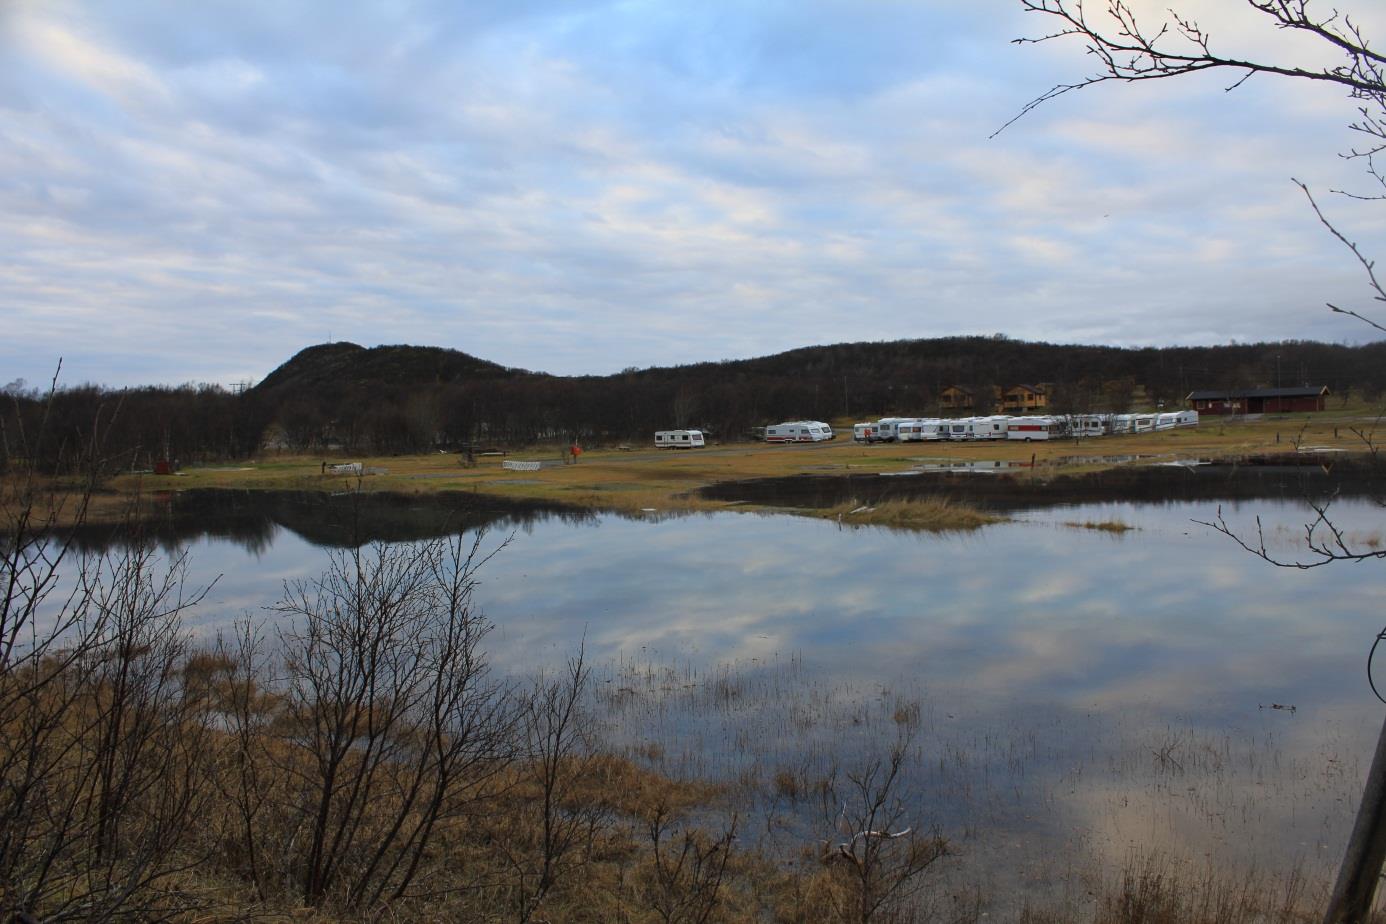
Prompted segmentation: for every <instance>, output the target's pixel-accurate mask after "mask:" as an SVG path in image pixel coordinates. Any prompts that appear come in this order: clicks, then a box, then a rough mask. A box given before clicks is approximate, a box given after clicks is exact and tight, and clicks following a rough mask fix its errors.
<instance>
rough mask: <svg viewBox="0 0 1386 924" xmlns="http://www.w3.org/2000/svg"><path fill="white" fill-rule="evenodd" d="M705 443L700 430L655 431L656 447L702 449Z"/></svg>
mask: <svg viewBox="0 0 1386 924" xmlns="http://www.w3.org/2000/svg"><path fill="white" fill-rule="evenodd" d="M706 445H707V443H706V442H704V441H703V431H701V430H656V431H655V448H656V449H702V448H703V447H704V446H706Z"/></svg>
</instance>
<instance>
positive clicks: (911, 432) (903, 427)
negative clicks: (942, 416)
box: [895, 417, 943, 443]
mask: <svg viewBox="0 0 1386 924" xmlns="http://www.w3.org/2000/svg"><path fill="white" fill-rule="evenodd" d="M942 425H943V421H941V420H939V419H938V418H936V417H916V418H914V419H913V420H904V421H901V422H900V424H899V426H897V427H896V429H895V432H896V438H897V439H898V440H899V441H900V442H902V443H922V442H927V441H930V440H938V439H943V437H942V435H941V434H940V433H939V430H940V428H941V427H942Z"/></svg>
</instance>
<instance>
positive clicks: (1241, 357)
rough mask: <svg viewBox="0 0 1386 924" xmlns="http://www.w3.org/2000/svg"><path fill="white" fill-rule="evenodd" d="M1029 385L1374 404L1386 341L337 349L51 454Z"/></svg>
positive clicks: (654, 422) (372, 437)
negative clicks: (599, 366) (1303, 391)
mask: <svg viewBox="0 0 1386 924" xmlns="http://www.w3.org/2000/svg"><path fill="white" fill-rule="evenodd" d="M1019 384H1026V385H1038V384H1044V385H1046V386H1047V391H1048V395H1049V398H1050V402H1051V409H1052V410H1054V411H1056V412H1082V411H1121V410H1126V409H1128V408H1137V407H1142V406H1154V405H1155V404H1156V403H1157V402H1163V403H1164V404H1165V405H1166V406H1178V405H1179V404H1180V403H1181V402H1182V400H1183V398H1184V396H1185V395H1187V394H1188V393H1189V392H1190V391H1194V390H1198V389H1207V388H1219V389H1221V388H1239V387H1253V386H1272V385H1302V384H1315V385H1327V386H1328V387H1329V388H1330V389H1331V390H1332V392H1333V393H1334V395H1335V396H1340V397H1341V396H1344V395H1346V394H1352V395H1355V396H1357V397H1364V398H1367V399H1369V400H1374V399H1377V398H1380V397H1381V396H1382V395H1383V393H1386V341H1382V342H1378V343H1372V344H1366V345H1362V346H1343V345H1338V344H1327V343H1316V342H1310V341H1282V342H1279V343H1254V344H1232V345H1227V346H1210V347H1163V348H1144V349H1123V348H1119V347H1104V346H1085V345H1069V344H1053V343H1027V342H1024V341H1018V340H1010V339H1008V338H1005V337H953V338H941V339H933V340H897V341H889V342H881V343H844V344H836V345H832V346H816V347H804V348H802V349H796V350H790V351H788V352H785V353H778V354H775V355H773V356H764V357H760V358H756V359H745V360H733V361H723V362H705V363H697V364H693V365H686V366H673V367H662V368H651V369H627V370H625V371H622V372H619V373H616V374H614V375H608V376H555V375H548V374H544V373H541V372H527V371H525V370H521V369H512V368H507V367H505V366H501V365H498V364H496V363H493V362H489V361H487V360H484V359H479V358H477V357H475V356H472V355H469V354H467V353H463V352H461V351H458V350H449V349H442V348H438V347H415V346H381V347H374V348H371V349H367V348H365V347H361V346H358V345H357V344H354V343H331V344H322V345H318V346H313V347H309V348H307V349H305V350H302V351H301V352H299V353H298V354H296V355H295V356H293V357H292V358H290V359H289V360H288V361H286V362H285V363H284V364H283V365H281V366H279V367H278V368H277V369H275V370H274V371H273V372H272V373H270V374H269V375H268V376H266V377H265V379H264V381H262V382H260V383H259V384H258V385H256V386H255V387H254V388H251V389H249V390H248V391H246V392H245V393H244V394H236V393H232V392H229V391H227V390H225V389H222V388H220V387H218V386H211V385H201V386H191V385H189V386H184V387H181V388H136V389H124V390H122V391H118V392H117V391H111V390H107V389H103V388H100V387H98V386H90V385H87V386H81V387H77V388H71V389H67V390H64V391H62V392H60V393H59V394H58V396H57V399H56V400H55V402H54V404H53V407H52V408H51V409H50V412H49V418H48V419H49V421H50V425H49V427H50V431H51V435H52V436H53V437H54V439H53V440H51V441H50V443H49V444H48V445H49V446H50V447H52V449H51V452H52V453H56V451H57V449H56V447H59V446H65V447H68V448H69V449H70V448H71V447H73V446H75V445H79V444H81V443H83V442H85V441H86V440H88V439H89V438H90V434H91V433H92V432H93V427H92V424H93V422H94V421H99V423H100V426H99V427H98V428H97V431H96V432H98V434H99V437H100V442H101V447H100V450H99V451H100V454H101V455H102V456H103V457H105V458H108V459H110V460H112V461H111V465H112V466H113V467H118V466H126V467H128V466H130V465H140V466H145V465H148V464H150V462H151V460H152V459H158V458H169V459H177V460H181V461H184V462H193V461H200V460H211V459H225V458H236V457H244V456H248V455H251V454H253V453H255V452H258V451H259V450H260V449H262V448H263V447H265V446H275V447H283V448H288V449H294V450H300V451H316V450H319V449H323V448H340V449H342V450H344V451H347V452H353V453H391V452H421V451H428V450H431V449H433V448H435V447H456V446H460V445H463V444H467V443H482V444H495V445H511V446H513V445H520V444H524V443H528V442H533V441H536V440H551V439H565V440H566V439H578V440H581V441H584V442H588V443H615V442H645V441H646V440H647V439H648V438H649V436H650V434H651V433H652V432H653V431H654V430H657V429H667V428H672V427H689V426H691V427H700V428H703V429H705V430H709V431H711V432H712V433H713V434H714V435H715V436H719V437H729V438H735V437H739V436H742V435H744V434H746V433H747V432H749V431H750V430H751V429H752V428H754V427H758V426H763V425H765V424H768V423H774V422H777V421H780V420H792V419H802V418H809V419H815V420H834V419H840V418H844V417H845V418H853V419H859V420H864V419H871V418H874V417H879V416H883V415H887V414H890V415H900V416H914V415H919V416H926V415H934V414H938V413H940V410H941V407H940V400H939V398H940V395H941V393H942V392H943V390H944V389H946V388H948V387H949V386H950V385H958V386H963V387H966V388H969V389H970V390H971V391H972V392H973V393H974V394H976V395H978V396H979V403H978V405H977V407H976V408H975V409H974V412H975V413H988V412H989V411H990V410H992V408H991V407H989V403H990V402H989V399H988V398H987V396H988V395H990V394H991V393H992V387H993V386H1000V387H1009V386H1013V385H1019ZM11 397H13V398H14V400H13V401H10V402H8V403H6V404H5V405H3V406H0V434H4V435H6V437H7V439H6V440H4V441H0V468H3V467H4V465H6V464H7V460H8V459H9V458H10V457H12V456H16V457H30V458H39V457H41V456H44V455H45V454H48V453H49V452H50V450H35V449H34V448H33V447H32V446H30V447H28V448H26V447H24V446H21V445H17V444H16V436H17V435H20V434H25V435H26V436H25V437H24V439H25V440H26V441H28V442H34V440H33V439H32V438H31V437H30V436H28V435H32V434H35V433H38V432H39V430H40V429H41V427H40V425H39V421H40V420H41V419H42V418H43V413H42V412H43V401H42V396H41V395H39V394H37V393H28V394H17V395H12V396H11ZM1330 406H1332V405H1330ZM15 417H23V418H24V420H23V421H20V420H17V419H14V418H15ZM46 464H50V465H54V464H56V463H54V462H49V463H46Z"/></svg>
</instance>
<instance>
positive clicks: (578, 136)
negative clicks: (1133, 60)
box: [0, 0, 1386, 387]
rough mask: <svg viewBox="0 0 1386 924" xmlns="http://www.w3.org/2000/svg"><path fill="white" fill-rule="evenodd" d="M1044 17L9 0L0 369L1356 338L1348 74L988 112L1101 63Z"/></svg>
mask: <svg viewBox="0 0 1386 924" xmlns="http://www.w3.org/2000/svg"><path fill="white" fill-rule="evenodd" d="M1137 5H1138V7H1139V8H1141V9H1142V10H1143V11H1145V10H1146V9H1147V8H1149V11H1150V12H1151V15H1152V16H1153V15H1156V13H1157V12H1158V9H1159V8H1162V7H1163V6H1165V5H1168V3H1164V4H1161V3H1147V2H1145V0H1141V2H1140V3H1138V4H1137ZM1354 5H1355V6H1357V7H1364V8H1365V7H1367V6H1368V4H1367V3H1366V2H1365V0H1352V2H1351V3H1350V4H1349V6H1354ZM1312 8H1313V6H1312V5H1311V9H1312ZM1180 9H1182V10H1184V11H1187V12H1189V13H1191V14H1194V15H1195V16H1197V17H1198V18H1199V19H1200V20H1201V21H1202V22H1203V23H1204V24H1205V25H1206V26H1208V27H1209V28H1210V30H1211V31H1212V33H1213V37H1214V44H1215V47H1217V48H1220V49H1226V50H1227V51H1229V52H1234V53H1238V54H1248V55H1250V54H1256V55H1260V56H1262V57H1267V58H1274V59H1275V60H1279V61H1284V60H1293V61H1295V62H1300V63H1307V64H1311V65H1312V64H1321V63H1325V62H1328V63H1333V61H1334V59H1332V58H1331V57H1330V58H1325V57H1324V55H1323V51H1322V49H1320V48H1318V47H1316V46H1315V45H1314V44H1313V43H1311V42H1305V41H1303V40H1297V39H1296V37H1295V36H1289V35H1286V34H1284V33H1279V32H1276V31H1274V30H1272V29H1268V28H1267V27H1266V24H1265V23H1264V22H1263V21H1262V20H1263V19H1264V17H1260V16H1258V15H1256V14H1254V13H1251V12H1250V11H1249V10H1248V9H1247V8H1246V7H1244V6H1243V5H1241V4H1238V3H1234V2H1232V0H1186V2H1183V3H1182V4H1181V6H1180ZM1354 12H1357V11H1354ZM1361 15H1362V16H1364V17H1366V18H1364V19H1361V22H1362V23H1363V25H1364V27H1365V28H1366V29H1367V31H1368V34H1369V35H1375V36H1379V37H1382V38H1383V40H1386V11H1376V10H1370V9H1363V10H1361ZM1373 26H1379V27H1378V28H1376V29H1375V30H1373V28H1372V27H1373ZM1051 28H1052V23H1049V22H1046V21H1044V19H1043V18H1042V17H1039V16H1037V15H1035V14H1026V13H1024V12H1023V11H1022V10H1021V9H1020V4H1019V2H1018V0H971V2H962V0H913V2H903V0H842V2H828V0H794V2H789V0H774V2H770V0H766V2H758V0H702V2H699V3H682V2H586V0H571V2H557V0H505V2H495V3H492V2H483V0H476V2H457V0H439V2H431V0H420V2H410V0H395V2H374V3H361V4H343V3H339V2H315V0H304V2H294V3H284V2H253V0H251V2H247V0H235V2H217V0H207V2H198V3H186V2H173V0H170V2H150V0H121V2H120V3H109V2H65V0H0V60H3V61H4V62H5V64H4V66H3V68H0V386H4V385H5V384H6V383H14V382H17V381H18V380H20V379H23V380H25V382H26V383H27V384H28V385H29V386H30V387H32V386H34V385H40V384H43V383H46V382H47V381H48V380H49V379H50V378H51V377H52V376H53V373H54V370H55V368H56V367H57V364H58V362H59V360H60V359H61V362H62V373H61V378H62V381H63V382H64V383H66V384H76V383H81V382H98V383H103V384H107V385H113V386H120V385H135V384H179V383H183V382H215V383H221V384H226V385H229V384H232V383H236V382H242V381H249V382H254V381H258V380H259V379H260V378H262V377H263V376H265V375H266V374H267V373H268V372H270V371H271V370H272V369H274V368H275V367H276V366H278V365H279V364H280V363H282V362H284V361H285V360H286V359H288V358H289V357H290V356H291V355H293V354H294V353H295V352H297V351H298V350H300V349H303V348H304V347H307V346H310V345H313V344H316V343H323V342H327V341H329V340H337V341H340V340H349V341H352V342H355V343H359V344H362V345H364V346H373V345H376V344H393V343H410V344H419V345H430V346H442V347H450V348H454V349H460V350H464V351H466V352H468V353H471V354H473V355H475V356H479V357H481V358H483V359H487V360H491V361H494V362H499V363H502V364H504V365H508V366H517V367H522V368H526V369H532V370H536V371H545V372H551V373H555V374H565V375H575V374H597V375H602V374H609V373H613V372H617V371H620V370H621V369H624V368H627V367H632V366H634V367H641V368H643V367H647V366H662V365H673V364H679V363H689V362H699V361H704V360H718V359H734V358H744V357H751V356H761V355H767V354H772V353H777V352H780V351H783V350H786V349H792V348H795V347H800V346H807V345H813V344H825V343H837V342H847V341H861V340H894V339H899V338H916V337H939V336H954V335H964V334H988V335H989V334H995V333H1003V334H1005V335H1007V336H1010V337H1013V338H1018V339H1027V340H1048V341H1052V342H1078V343H1100V344H1115V345H1123V346H1140V345H1165V344H1217V343H1226V342H1229V341H1233V340H1237V341H1243V342H1245V341H1255V340H1282V339H1299V338H1305V339H1319V340H1329V341H1335V342H1360V341H1364V340H1369V339H1373V338H1372V337H1371V336H1370V335H1371V331H1370V330H1369V329H1368V328H1366V327H1365V326H1364V325H1361V324H1358V323H1356V322H1354V321H1352V320H1351V319H1347V318H1344V317H1342V316H1337V315H1333V314H1331V313H1330V312H1329V311H1328V310H1327V309H1326V308H1325V307H1324V306H1325V302H1329V301H1332V302H1334V303H1335V304H1340V305H1343V306H1345V307H1351V308H1357V309H1359V310H1362V311H1364V312H1371V311H1372V304H1371V301H1370V292H1369V291H1368V289H1367V286H1366V281H1365V277H1364V275H1363V272H1362V270H1361V268H1360V267H1359V266H1357V265H1356V263H1355V262H1354V260H1353V258H1352V256H1351V254H1350V253H1348V252H1347V251H1346V250H1345V249H1344V248H1343V246H1342V245H1341V244H1340V243H1338V242H1337V241H1335V240H1333V238H1332V237H1331V236H1330V235H1329V234H1328V233H1327V231H1325V230H1324V229H1323V228H1322V227H1321V226H1320V225H1319V224H1318V221H1317V219H1316V218H1315V216H1314V214H1313V212H1312V210H1311V209H1310V208H1309V205H1308V203H1307V201H1306V200H1305V198H1304V196H1303V194H1302V193H1301V192H1300V190H1299V189H1298V188H1297V187H1296V186H1295V185H1294V184H1293V182H1292V180H1291V178H1292V177H1294V178H1299V179H1301V180H1303V181H1305V182H1307V183H1308V184H1310V186H1311V188H1312V189H1313V190H1314V191H1315V193H1316V195H1317V196H1318V197H1319V200H1320V204H1321V205H1322V206H1323V207H1324V209H1325V211H1326V212H1327V214H1329V216H1330V217H1331V218H1332V219H1333V221H1334V222H1335V224H1337V225H1338V226H1339V227H1341V228H1342V229H1343V231H1344V232H1345V233H1346V234H1347V235H1348V236H1349V237H1350V238H1351V239H1353V240H1355V241H1357V242H1358V243H1359V244H1361V246H1362V248H1363V250H1364V252H1366V253H1368V254H1372V253H1380V254H1386V205H1384V204H1382V203H1380V202H1366V201H1360V200H1355V199H1351V198H1348V197H1345V196H1338V195H1334V194H1333V192H1332V190H1335V189H1346V190H1348V191H1363V192H1367V191H1370V184H1369V183H1368V182H1367V178H1366V177H1365V176H1364V174H1363V170H1362V164H1361V162H1359V161H1350V160H1345V159H1343V158H1342V157H1341V156H1340V154H1341V153H1342V152H1344V151H1347V150H1348V149H1350V148H1351V146H1352V145H1353V143H1354V140H1355V139H1354V137H1353V134H1352V132H1351V131H1349V129H1348V127H1347V126H1348V124H1349V123H1350V122H1351V121H1352V119H1353V117H1354V115H1355V114H1356V110H1355V106H1354V103H1353V101H1352V100H1350V99H1348V98H1347V96H1346V94H1345V93H1342V92H1340V91H1338V90H1336V89H1334V88H1332V87H1323V86H1316V85H1311V84H1308V83H1296V82H1292V81H1283V80H1282V81H1277V80H1274V79H1269V78H1257V79H1254V80H1251V81H1249V82H1248V83H1246V84H1244V85H1243V86H1241V87H1239V88H1237V89H1236V90H1234V91H1232V92H1224V90H1225V88H1226V86H1227V85H1228V84H1229V83H1230V82H1231V80H1232V79H1233V78H1232V77H1231V76H1230V75H1221V76H1217V75H1204V76H1200V77H1197V78H1193V79H1185V80H1180V81H1156V82H1151V83H1145V84H1141V85H1133V86H1119V85H1114V84H1105V85H1102V86H1097V87H1091V88H1088V89H1085V90H1083V91H1082V92H1079V93H1072V94H1068V95H1066V96H1064V97H1061V98H1059V99H1056V100H1053V101H1051V102H1049V103H1047V104H1045V105H1044V106H1042V107H1040V108H1039V109H1038V110H1036V111H1035V112H1032V113H1030V114H1029V115H1027V116H1025V117H1024V118H1023V119H1021V120H1020V121H1018V122H1016V123H1015V124H1013V125H1011V126H1010V127H1008V128H1007V129H1006V130H1005V131H1003V132H1001V133H1000V134H999V135H995V137H993V135H994V133H995V132H996V130H997V129H998V128H1000V127H1001V126H1002V125H1004V124H1005V123H1006V122H1007V121H1008V120H1010V119H1011V118H1012V117H1014V116H1015V115H1016V114H1017V113H1018V112H1019V111H1020V110H1021V108H1022V107H1023V106H1024V105H1025V103H1027V102H1028V101H1029V100H1031V99H1032V98H1034V97H1035V96H1037V95H1039V94H1040V93H1042V92H1044V91H1045V90H1047V89H1049V88H1050V87H1051V86H1053V85H1055V84H1056V83H1060V82H1069V81H1072V80H1075V79H1079V78H1081V77H1083V76H1086V75H1087V74H1088V73H1090V68H1091V64H1090V62H1089V61H1088V60H1085V56H1084V54H1083V53H1082V47H1081V46H1080V45H1078V44H1076V43H1073V42H1049V43H1044V44H1040V45H1016V44H1012V42H1011V40H1012V39H1015V38H1018V37H1022V36H1036V35H1039V34H1043V33H1045V32H1047V31H1050V30H1051ZM1359 143H1360V142H1359ZM1377 316H1378V317H1380V313H1378V314H1377Z"/></svg>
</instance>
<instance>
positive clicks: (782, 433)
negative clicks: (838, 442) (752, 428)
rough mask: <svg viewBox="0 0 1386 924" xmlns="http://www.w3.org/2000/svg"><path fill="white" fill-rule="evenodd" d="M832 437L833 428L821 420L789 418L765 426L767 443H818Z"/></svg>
mask: <svg viewBox="0 0 1386 924" xmlns="http://www.w3.org/2000/svg"><path fill="white" fill-rule="evenodd" d="M832 438H833V428H832V427H830V426H828V425H827V424H825V423H823V422H822V421H821V420H791V421H788V422H786V423H781V424H775V425H774V426H773V427H766V428H765V442H767V443H818V442H821V441H823V440H830V439H832Z"/></svg>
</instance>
